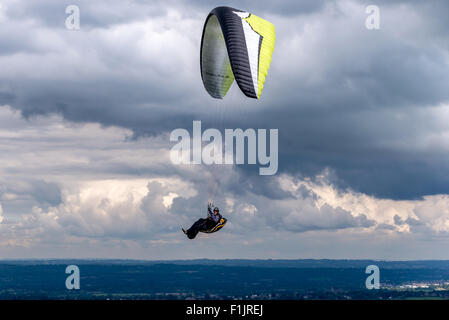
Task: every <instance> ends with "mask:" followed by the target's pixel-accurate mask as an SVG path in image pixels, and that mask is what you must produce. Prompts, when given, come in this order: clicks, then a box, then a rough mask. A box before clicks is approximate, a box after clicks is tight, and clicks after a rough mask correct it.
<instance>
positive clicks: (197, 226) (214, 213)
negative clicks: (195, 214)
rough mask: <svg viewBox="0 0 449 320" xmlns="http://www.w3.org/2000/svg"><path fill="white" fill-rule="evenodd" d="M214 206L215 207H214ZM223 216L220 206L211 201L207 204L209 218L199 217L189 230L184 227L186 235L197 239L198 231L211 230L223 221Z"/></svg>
mask: <svg viewBox="0 0 449 320" xmlns="http://www.w3.org/2000/svg"><path fill="white" fill-rule="evenodd" d="M212 208H213V209H212ZM223 220H224V219H223V217H222V216H221V214H220V210H219V209H218V207H214V205H213V204H212V203H211V202H209V203H208V204H207V218H206V219H204V218H200V219H198V220H197V221H196V222H195V223H194V224H193V225H192V226H191V227H190V229H188V230H184V229H182V231H183V232H184V234H185V235H187V237H188V238H189V239H195V237H196V235H197V234H198V232H200V231H201V232H210V230H213V229H214V228H215V227H216V226H217V225H218V224H220V222H223Z"/></svg>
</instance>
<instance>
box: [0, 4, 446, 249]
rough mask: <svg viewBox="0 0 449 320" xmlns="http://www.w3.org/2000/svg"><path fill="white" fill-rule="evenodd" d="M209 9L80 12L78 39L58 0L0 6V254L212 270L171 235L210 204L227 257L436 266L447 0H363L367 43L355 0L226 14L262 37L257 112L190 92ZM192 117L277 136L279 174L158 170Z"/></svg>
mask: <svg viewBox="0 0 449 320" xmlns="http://www.w3.org/2000/svg"><path fill="white" fill-rule="evenodd" d="M215 4H217V5H219V4H220V3H218V1H216V2H210V1H207V2H205V1H193V2H191V1H189V2H187V1H182V0H170V1H152V2H151V3H147V2H141V1H130V2H127V4H126V5H124V4H123V2H121V1H108V2H107V3H106V2H95V3H94V2H90V1H81V2H80V4H79V5H80V9H81V30H79V31H69V30H66V29H65V27H64V21H65V18H66V15H65V5H66V4H65V3H64V2H61V1H55V0H45V1H41V2H39V3H35V2H26V1H21V0H15V1H12V0H5V1H2V4H1V7H0V23H1V24H2V28H1V30H0V44H1V45H0V70H1V73H0V105H3V106H1V107H0V150H1V152H0V163H1V166H0V172H1V173H2V174H1V176H0V203H1V206H2V211H0V219H1V220H2V221H1V224H0V230H1V232H2V234H1V236H0V248H1V249H0V252H2V253H3V254H4V255H7V256H14V255H17V254H19V253H21V254H23V255H33V254H37V255H41V256H48V254H49V253H51V252H55V253H57V254H59V255H61V256H63V255H64V253H65V252H67V250H70V249H73V250H75V251H71V252H76V254H77V255H83V254H85V255H92V256H95V254H96V253H98V250H94V249H90V248H102V249H103V250H104V251H103V252H104V254H105V255H106V254H110V255H112V256H118V257H123V256H127V257H141V256H145V257H155V256H160V255H162V256H164V257H196V256H198V253H197V251H196V250H197V249H201V250H202V251H200V252H202V253H204V256H207V255H206V253H207V254H209V256H210V257H213V256H214V254H215V255H217V254H216V253H214V252H215V251H214V248H213V247H212V246H208V245H207V243H208V242H207V239H209V237H208V236H204V237H201V239H200V240H199V241H197V242H195V243H188V244H186V243H185V242H184V239H183V235H182V234H181V233H180V232H179V228H180V226H181V225H183V226H187V225H188V224H190V223H191V222H192V221H193V220H195V219H196V218H198V217H200V216H203V215H204V214H205V208H204V203H206V201H207V200H208V199H212V198H213V199H215V200H216V203H217V205H218V204H219V205H220V207H221V208H222V210H223V211H224V212H225V213H226V215H227V216H228V217H229V218H230V219H229V223H228V225H227V226H226V230H227V232H226V233H220V234H217V236H218V237H219V238H220V239H225V240H226V243H228V244H229V248H227V247H226V246H224V245H218V246H219V247H220V249H221V250H222V251H221V252H223V253H224V254H228V255H229V256H232V257H237V256H238V255H243V256H244V257H245V256H248V257H251V256H252V255H254V256H258V255H259V256H263V252H262V251H261V249H260V248H261V247H264V248H267V254H268V253H269V254H270V255H272V256H273V257H276V256H289V255H291V254H294V252H296V251H294V249H295V248H294V247H292V245H291V244H292V243H296V244H297V243H299V242H301V245H298V247H297V248H298V250H300V248H302V249H301V250H303V251H302V252H306V253H307V252H311V254H312V253H313V254H314V255H313V256H314V257H319V256H320V255H322V254H328V255H329V256H332V255H333V254H334V253H338V254H341V255H342V256H344V255H345V254H349V255H350V254H352V253H356V252H358V253H363V252H364V250H365V249H366V248H369V249H370V250H372V252H374V253H373V254H374V255H375V256H376V257H386V254H385V251H382V250H383V249H382V248H385V246H383V244H384V242H383V241H390V242H392V243H396V244H397V247H396V248H399V247H400V245H402V244H406V245H407V243H408V244H410V243H414V246H415V247H416V248H418V249H417V252H420V253H421V254H423V255H426V254H427V253H428V254H434V255H435V256H436V257H439V254H440V253H439V251H438V250H437V249H435V248H438V246H439V245H440V246H441V244H446V242H445V241H447V240H446V239H447V233H448V231H449V220H448V215H449V212H448V210H447V208H448V207H449V206H448V201H449V200H448V196H447V194H449V187H448V186H449V181H448V177H449V175H448V174H447V173H448V171H449V166H448V162H447V157H448V156H449V145H448V143H447V141H448V139H447V138H448V136H449V125H448V123H449V121H448V119H449V107H448V106H449V94H448V90H447V84H448V82H449V72H448V71H449V55H448V49H449V47H448V44H447V41H446V39H447V32H448V30H447V22H446V21H447V18H448V17H447V15H448V12H449V10H447V9H448V7H447V3H446V2H445V1H438V0H432V1H426V2H425V3H424V2H422V1H412V2H409V1H408V2H405V1H399V0H398V1H380V2H379V6H380V9H381V30H379V31H369V30H367V29H366V28H365V27H364V21H365V18H366V13H365V8H366V5H368V4H371V3H368V1H354V0H341V1H301V2H298V3H296V2H295V3H293V2H292V1H281V2H279V3H276V5H275V6H274V5H273V4H272V3H271V2H266V1H259V2H258V3H257V4H255V3H253V2H248V1H243V2H231V3H230V5H231V6H234V7H237V8H241V9H247V10H249V11H252V12H254V13H256V14H259V15H260V16H263V17H265V18H267V19H269V20H270V21H272V22H273V23H274V24H275V26H276V30H277V43H276V49H275V53H274V56H273V63H272V66H271V69H270V73H269V77H268V80H267V83H266V86H265V89H264V93H263V96H262V99H261V100H260V101H250V100H248V99H246V98H245V97H243V96H242V94H241V93H240V92H239V90H238V88H236V86H234V87H233V88H232V89H231V90H230V92H229V95H228V96H227V99H226V100H223V101H213V100H211V99H210V98H209V97H208V96H207V93H206V92H205V90H204V89H203V87H202V83H201V79H200V74H199V66H198V59H199V56H198V55H199V45H200V37H201V30H202V26H203V19H204V18H205V16H206V15H207V13H208V12H209V10H210V9H211V8H212V7H213V6H214V5H215ZM399 21H400V23H399ZM197 119H200V120H203V123H204V124H205V126H209V127H217V128H237V127H240V128H278V129H279V132H280V135H279V138H280V141H279V142H280V146H279V151H280V154H279V161H280V163H279V175H278V176H276V177H270V178H266V177H260V176H258V175H257V174H256V173H255V171H254V170H253V169H254V168H252V167H251V166H242V167H232V166H222V167H221V166H218V167H202V166H173V165H172V164H171V163H170V160H169V148H170V144H169V143H168V141H169V139H168V134H169V132H170V131H171V130H172V129H174V128H179V127H180V128H186V129H189V128H191V125H192V120H197ZM427 237H430V238H432V239H435V241H436V242H435V243H436V244H435V248H434V249H432V250H429V247H425V245H423V244H422V242H419V241H420V239H425V238H427ZM202 239H206V241H203V240H202ZM361 239H363V241H361ZM383 239H387V240H383ZM308 240H310V241H312V242H311V243H313V244H314V245H315V246H316V247H313V246H312V244H308V243H307V241H308ZM326 241H329V242H330V243H341V244H344V246H342V249H341V250H337V249H335V248H333V249H334V250H332V246H331V245H327V244H325V242H326ZM362 242H363V244H362ZM242 244H243V246H244V247H243V248H240V246H241V245H242ZM284 246H285V247H284ZM301 246H302V247H301ZM343 247H345V248H347V249H343ZM393 247H394V246H393ZM237 248H238V250H237ZM314 248H315V249H314ZM232 249H234V250H232ZM33 250H34V251H33ZM145 250H149V251H148V252H147V251H145ZM235 250H237V251H239V252H238V253H236V252H235ZM292 250H293V251H292ZM314 250H316V251H314ZM123 252H126V254H125V253H123ZM292 252H293V253H292ZM395 253H396V254H399V255H400V254H405V251H404V250H400V249H397V250H396V251H395ZM410 256H413V254H410ZM217 257H221V256H217Z"/></svg>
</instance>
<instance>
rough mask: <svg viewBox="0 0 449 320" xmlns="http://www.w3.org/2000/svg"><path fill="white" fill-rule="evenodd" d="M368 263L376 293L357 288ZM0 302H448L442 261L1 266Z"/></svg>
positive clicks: (448, 281)
mask: <svg viewBox="0 0 449 320" xmlns="http://www.w3.org/2000/svg"><path fill="white" fill-rule="evenodd" d="M372 264H374V265H377V266H378V267H379V268H380V283H381V285H380V289H379V290H376V289H373V290H368V289H366V287H365V280H366V278H367V276H368V275H367V274H366V273H365V268H366V266H368V265H372ZM68 265H77V266H78V267H79V269H80V279H81V280H80V283H81V287H80V289H79V290H68V289H66V287H65V281H66V278H67V277H68V275H67V274H66V273H65V268H66V267H67V266H68ZM0 299H3V300H11V299H88V300H90V299H101V300H104V299H270V300H274V299H289V300H290V299H294V300H308V299H330V300H334V299H339V300H348V299H370V300H371V299H385V300H387V299H449V261H371V260H207V259H204V260H179V261H138V260H3V261H0Z"/></svg>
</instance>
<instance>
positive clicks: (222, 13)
mask: <svg viewBox="0 0 449 320" xmlns="http://www.w3.org/2000/svg"><path fill="white" fill-rule="evenodd" d="M275 38H276V37H275V29H274V25H273V24H272V23H271V22H268V21H267V20H264V19H262V18H259V17H258V16H255V15H253V14H251V13H248V12H244V11H241V10H237V9H234V8H230V7H217V8H215V9H213V10H212V11H211V12H210V13H209V15H208V17H207V19H206V22H205V24H204V28H203V36H202V40H201V56H200V60H201V62H200V65H201V78H202V79H203V84H204V87H205V88H206V90H207V92H208V93H209V94H210V95H211V96H212V97H214V98H217V99H222V98H223V97H224V96H225V95H226V93H227V92H228V90H229V88H230V87H231V85H232V83H233V82H234V79H235V80H236V82H237V84H238V86H239V87H240V89H241V90H242V92H243V93H244V94H245V95H246V96H247V97H250V98H255V99H259V98H260V95H261V93H262V90H263V86H264V83H265V78H266V76H267V73H268V69H269V67H270V64H271V56H272V54H273V51H274V43H275Z"/></svg>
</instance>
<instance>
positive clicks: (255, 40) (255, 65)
mask: <svg viewBox="0 0 449 320" xmlns="http://www.w3.org/2000/svg"><path fill="white" fill-rule="evenodd" d="M233 12H234V13H235V14H236V15H238V16H239V17H240V18H242V25H243V31H244V32H245V41H246V47H247V49H248V57H249V64H250V68H251V76H252V78H253V86H254V92H255V93H256V95H258V94H259V41H260V35H259V34H258V33H257V32H255V31H254V30H253V29H252V28H251V26H250V25H249V23H248V22H247V21H245V20H244V18H248V17H249V15H250V14H249V13H248V12H236V11H233Z"/></svg>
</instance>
